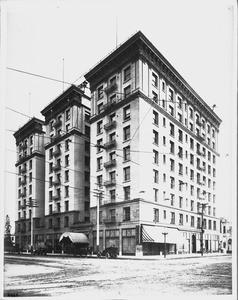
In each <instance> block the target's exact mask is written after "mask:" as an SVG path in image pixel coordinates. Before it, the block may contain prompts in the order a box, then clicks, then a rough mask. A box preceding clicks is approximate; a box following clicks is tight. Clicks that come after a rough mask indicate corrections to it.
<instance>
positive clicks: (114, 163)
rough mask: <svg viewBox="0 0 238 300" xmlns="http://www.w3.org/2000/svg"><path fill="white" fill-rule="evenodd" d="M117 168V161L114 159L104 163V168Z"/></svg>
mask: <svg viewBox="0 0 238 300" xmlns="http://www.w3.org/2000/svg"><path fill="white" fill-rule="evenodd" d="M115 166H116V160H115V159H112V160H109V161H107V162H105V163H104V168H111V167H115Z"/></svg>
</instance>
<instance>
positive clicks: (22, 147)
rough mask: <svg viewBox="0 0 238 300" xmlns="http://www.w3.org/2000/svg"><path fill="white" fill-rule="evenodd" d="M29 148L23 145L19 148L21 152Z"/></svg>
mask: <svg viewBox="0 0 238 300" xmlns="http://www.w3.org/2000/svg"><path fill="white" fill-rule="evenodd" d="M26 148H27V144H23V145H21V146H20V147H19V149H20V151H22V150H24V149H26Z"/></svg>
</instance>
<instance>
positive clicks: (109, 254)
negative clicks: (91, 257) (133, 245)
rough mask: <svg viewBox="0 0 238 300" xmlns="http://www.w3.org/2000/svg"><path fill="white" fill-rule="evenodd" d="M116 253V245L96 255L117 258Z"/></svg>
mask: <svg viewBox="0 0 238 300" xmlns="http://www.w3.org/2000/svg"><path fill="white" fill-rule="evenodd" d="M117 255H118V248H117V247H113V246H112V247H108V248H106V249H105V250H103V251H102V252H100V251H99V252H98V253H97V257H98V258H100V257H106V258H117Z"/></svg>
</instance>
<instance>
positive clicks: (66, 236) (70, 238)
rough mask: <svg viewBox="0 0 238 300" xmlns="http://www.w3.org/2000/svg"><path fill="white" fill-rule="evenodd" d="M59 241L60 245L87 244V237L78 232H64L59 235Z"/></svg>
mask: <svg viewBox="0 0 238 300" xmlns="http://www.w3.org/2000/svg"><path fill="white" fill-rule="evenodd" d="M59 241H60V242H61V243H80V244H89V242H88V238H87V236H86V235H85V234H84V233H79V232H64V233H63V234H61V236H60V238H59Z"/></svg>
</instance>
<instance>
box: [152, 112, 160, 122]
mask: <svg viewBox="0 0 238 300" xmlns="http://www.w3.org/2000/svg"><path fill="white" fill-rule="evenodd" d="M153 123H154V124H155V125H159V114H158V113H157V112H156V111H154V110H153Z"/></svg>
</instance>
